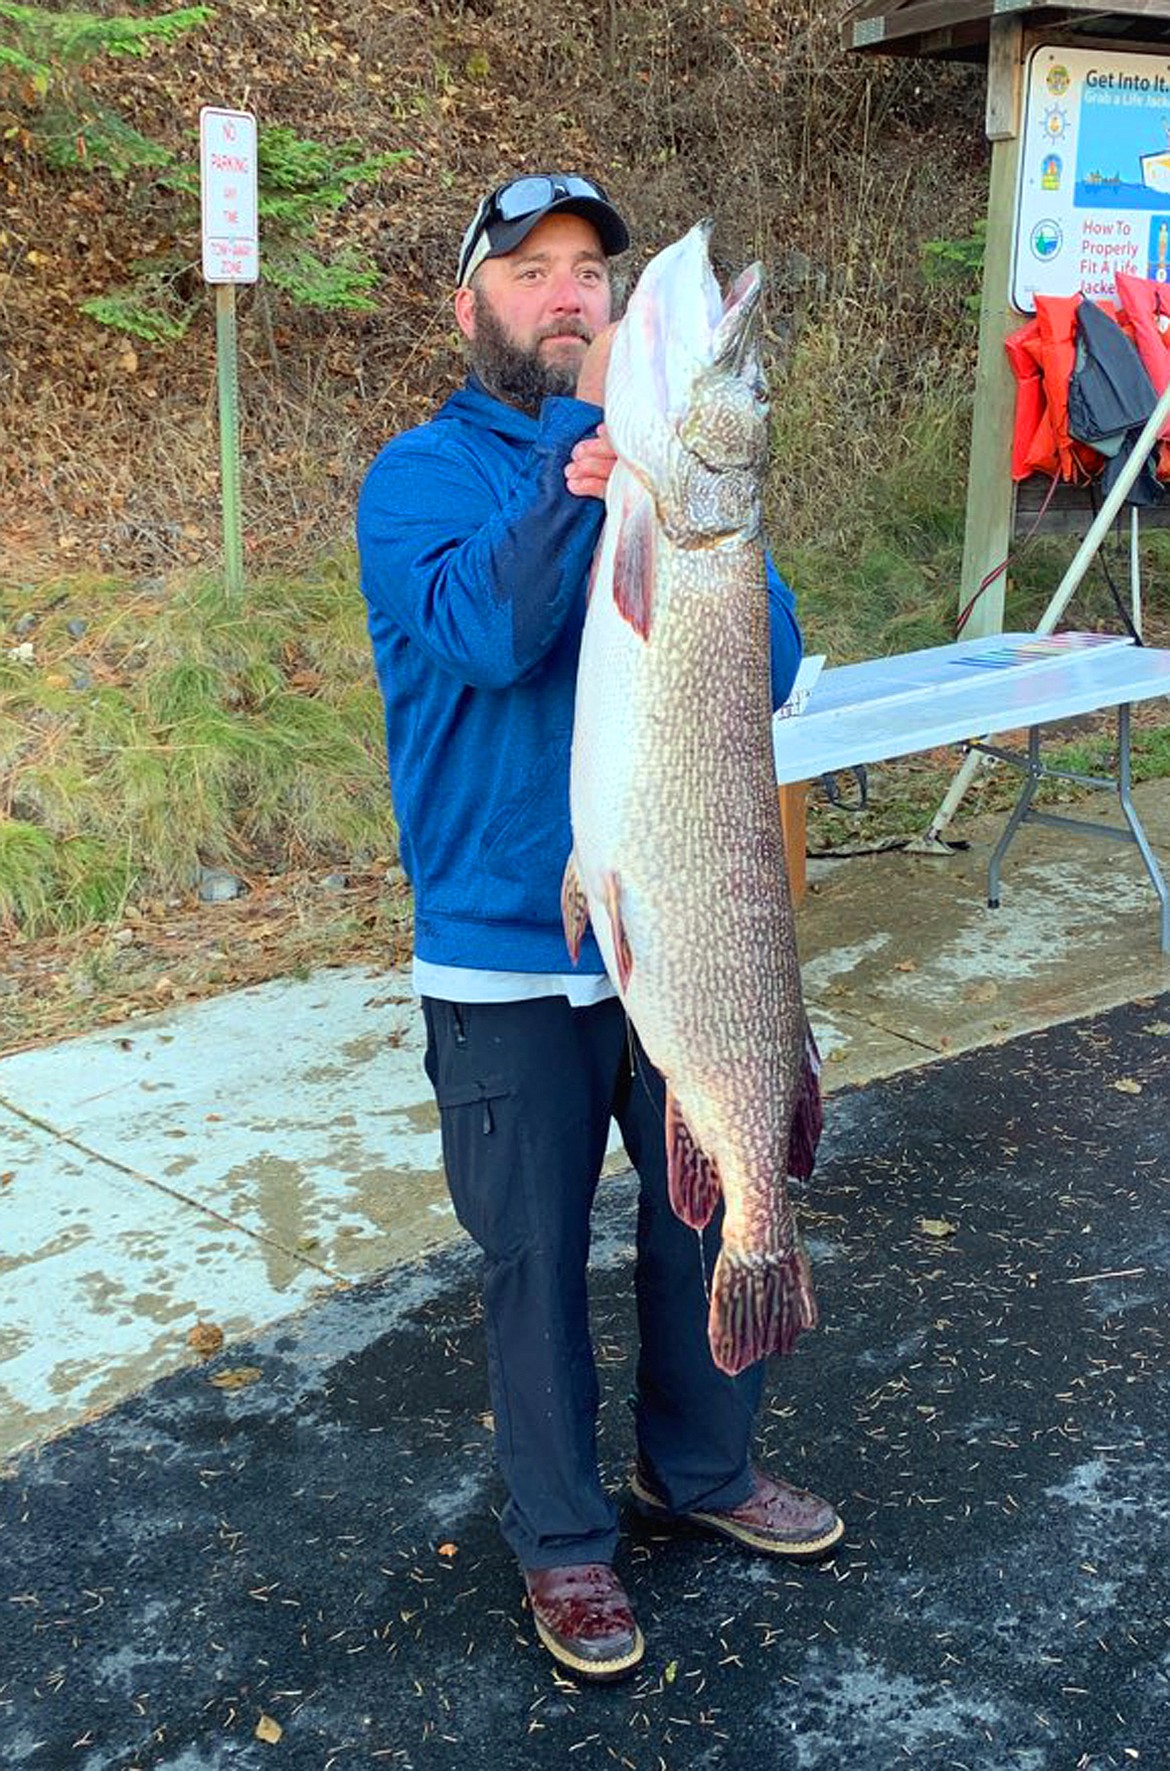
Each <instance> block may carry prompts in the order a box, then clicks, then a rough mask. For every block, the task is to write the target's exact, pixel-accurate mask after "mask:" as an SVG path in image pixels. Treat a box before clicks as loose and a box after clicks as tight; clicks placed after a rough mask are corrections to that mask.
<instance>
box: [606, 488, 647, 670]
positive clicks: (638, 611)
mask: <svg viewBox="0 0 1170 1771" xmlns="http://www.w3.org/2000/svg"><path fill="white" fill-rule="evenodd" d="M656 552H657V544H656V526H655V516H654V502H653V500H652V499H651V498H650V497H649V495H648V494H647V493H645V492H642V491H639V492H638V493H636V494H635V495H634V496H632V497H630V498H627V499H626V501H625V503H624V504H623V506H622V514H621V526H620V528H619V530H618V538H617V547H616V549H615V550H614V560H613V600H614V602H615V603H616V604H617V609H618V613H619V614H620V615H621V617H622V619H623V620H625V621H628V622H629V624H630V626H631V627H632V628H633V629H634V631H635V633H638V634H640V635H641V636H642V638H643V639H649V637H650V617H651V603H652V601H653V594H654V565H655V554H656Z"/></svg>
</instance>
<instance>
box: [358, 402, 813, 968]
mask: <svg viewBox="0 0 1170 1771" xmlns="http://www.w3.org/2000/svg"><path fill="white" fill-rule="evenodd" d="M601 418H602V413H601V410H600V408H598V407H597V406H592V405H589V404H586V403H584V402H582V401H580V400H576V399H572V398H559V397H554V398H549V399H546V400H545V401H544V404H543V405H542V407H541V411H540V416H539V418H531V417H529V416H528V415H527V414H526V413H524V412H520V411H518V410H517V409H516V408H515V407H512V406H508V405H506V404H504V402H503V401H501V400H497V399H495V398H494V397H493V396H492V395H491V394H489V393H488V392H487V391H486V390H485V389H484V388H483V387H482V386H481V384H480V383H479V382H478V381H477V380H475V378H474V377H473V378H472V379H471V380H470V381H469V382H468V383H467V385H466V386H465V387H463V388H462V389H460V391H459V392H458V393H456V394H454V395H453V396H452V397H451V398H450V399H449V400H448V401H447V402H446V403H445V405H443V406H442V407H441V409H440V410H439V411H438V412H437V413H436V414H435V416H434V417H433V418H432V419H431V420H430V421H429V422H428V423H427V424H424V425H420V426H419V427H418V428H417V429H415V430H410V431H405V432H404V433H403V434H402V435H401V436H398V437H395V438H394V439H393V440H392V441H391V442H389V443H387V445H386V447H385V448H384V449H383V450H382V452H381V453H380V455H379V456H378V457H377V459H376V460H375V462H374V464H373V466H372V467H371V469H370V471H369V474H368V475H367V477H366V481H365V484H364V486H363V487H362V492H361V497H360V499H359V501H358V518H357V538H358V551H359V554H360V557H361V572H362V589H363V592H364V594H365V597H366V601H367V604H368V612H369V628H370V638H371V641H372V644H373V650H374V665H375V668H376V670H377V674H378V681H379V684H380V686H381V690H382V697H383V700H384V702H385V707H386V746H387V752H388V756H389V762H390V785H391V791H392V794H393V798H394V809H395V814H396V817H397V820H398V830H399V846H400V854H401V860H402V865H403V868H404V869H405V872H406V875H407V877H408V879H409V880H410V883H411V886H412V888H413V892H414V912H415V918H414V931H415V932H414V939H415V952H416V954H417V955H418V957H419V958H420V959H425V960H430V961H432V962H434V963H436V964H439V965H456V966H474V967H479V968H482V969H484V970H488V971H518V972H554V973H555V972H564V971H566V970H568V969H569V959H568V950H567V948H566V946H565V936H564V930H563V928H562V924H561V908H560V892H561V877H562V875H563V873H564V869H565V862H566V860H567V859H568V856H569V850H570V848H571V846H572V836H571V832H570V825H569V749H570V744H571V741H572V733H573V700H574V694H575V690H576V679H577V652H578V648H579V645H580V640H581V628H582V625H583V622H584V618H585V591H586V585H587V583H588V577H589V567H590V564H591V561H592V558H593V551H594V548H595V546H596V544H597V540H598V537H599V535H600V533H601V525H602V521H603V519H604V515H605V506H604V504H603V503H602V501H601V500H600V499H597V498H580V497H576V496H574V495H573V494H572V493H570V492H568V491H567V490H566V487H565V480H564V470H565V465H566V463H567V461H568V459H569V456H570V454H571V453H572V451H573V449H574V447H575V445H576V444H577V443H578V442H580V440H581V439H582V438H583V437H585V436H588V435H589V434H590V433H591V432H592V431H593V430H595V429H596V427H597V425H598V424H599V423H600V422H601ZM768 581H769V592H770V596H771V614H772V683H773V697H774V700H775V701H776V703H777V704H779V702H780V701H782V700H783V699H784V697H785V696H786V695H787V694H788V692H789V690H790V688H791V686H792V680H793V678H794V676H795V674H796V668H797V665H798V663H799V661H800V633H799V630H798V628H797V625H796V620H795V617H794V614H793V605H792V595H791V592H790V591H789V590H788V587H787V586H786V585H785V584H784V583H783V582H782V580H781V579H780V578H779V577H778V576H777V575H776V573H775V571H774V569H773V568H772V566H771V563H770V562H769V568H768ZM576 969H577V970H578V971H582V972H600V971H602V970H603V969H604V968H603V966H602V961H601V954H600V951H599V949H598V947H597V945H596V943H595V941H594V940H593V938H592V936H591V935H590V936H588V937H587V939H586V941H585V943H584V944H583V946H582V950H581V957H580V960H579V963H578V966H577V968H576Z"/></svg>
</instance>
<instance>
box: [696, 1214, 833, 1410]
mask: <svg viewBox="0 0 1170 1771" xmlns="http://www.w3.org/2000/svg"><path fill="white" fill-rule="evenodd" d="M816 1320H817V1306H816V1299H815V1298H814V1297H813V1288H812V1269H811V1268H810V1266H809V1261H808V1256H807V1255H806V1254H805V1252H804V1249H803V1248H802V1247H801V1246H800V1244H799V1242H798V1243H797V1244H796V1245H795V1246H794V1247H793V1248H791V1249H790V1250H788V1251H787V1252H786V1253H785V1254H783V1255H779V1256H777V1255H760V1254H751V1255H748V1254H741V1253H739V1252H738V1251H737V1250H735V1249H729V1248H727V1247H726V1246H725V1247H724V1248H722V1249H721V1250H720V1254H719V1259H718V1260H717V1261H716V1263H715V1276H714V1278H713V1280H712V1282H711V1313H710V1317H709V1319H708V1324H707V1337H708V1340H709V1341H710V1345H711V1357H712V1358H713V1359H714V1361H715V1363H716V1365H717V1366H718V1367H719V1369H720V1371H725V1372H727V1373H728V1375H729V1376H731V1377H734V1376H735V1375H736V1374H737V1372H741V1371H743V1370H744V1369H745V1367H746V1366H749V1365H754V1364H755V1363H756V1361H757V1360H758V1359H763V1358H766V1357H767V1355H768V1354H769V1353H791V1351H792V1349H793V1347H794V1346H795V1344H796V1337H797V1335H799V1334H800V1333H801V1331H802V1330H803V1329H806V1328H815V1326H816Z"/></svg>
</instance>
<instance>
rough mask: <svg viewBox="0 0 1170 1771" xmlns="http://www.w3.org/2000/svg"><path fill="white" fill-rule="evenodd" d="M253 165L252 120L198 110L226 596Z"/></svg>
mask: <svg viewBox="0 0 1170 1771" xmlns="http://www.w3.org/2000/svg"><path fill="white" fill-rule="evenodd" d="M256 163H257V152H256V119H255V117H253V116H252V115H251V113H250V112H248V111H221V110H218V109H216V108H215V107H214V106H212V105H204V107H203V109H202V110H201V111H200V113H199V168H200V195H201V206H202V213H203V277H204V281H205V282H208V283H211V284H213V285H214V286H215V348H216V382H217V384H218V389H219V459H220V475H221V488H222V497H223V552H224V576H225V580H226V583H227V588H228V592H229V594H230V595H232V596H239V595H241V594H242V592H243V588H244V535H243V519H242V511H241V498H240V405H239V355H238V350H237V345H236V284H237V283H254V282H255V281H256V279H257V277H258V275H259V271H260V236H259V223H258V200H257V178H256Z"/></svg>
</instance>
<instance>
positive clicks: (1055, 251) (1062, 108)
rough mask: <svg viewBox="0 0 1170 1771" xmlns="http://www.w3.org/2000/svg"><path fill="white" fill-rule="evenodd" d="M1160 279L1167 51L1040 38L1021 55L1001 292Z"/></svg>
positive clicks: (1106, 294)
mask: <svg viewBox="0 0 1170 1771" xmlns="http://www.w3.org/2000/svg"><path fill="white" fill-rule="evenodd" d="M1118 271H1126V272H1128V273H1129V274H1130V275H1131V276H1135V277H1148V278H1151V279H1153V280H1154V281H1155V282H1160V283H1164V282H1170V56H1166V55H1158V54H1146V53H1137V54H1134V53H1129V52H1124V51H1119V50H1097V49H1070V48H1066V47H1064V46H1061V47H1056V46H1054V45H1050V44H1042V45H1040V46H1039V47H1038V48H1037V49H1034V50H1033V51H1032V53H1031V55H1030V56H1029V58H1028V65H1027V75H1026V81H1025V93H1024V119H1023V133H1022V138H1021V142H1020V174H1019V188H1018V194H1017V204H1016V229H1015V240H1014V250H1013V253H1012V286H1011V299H1012V302H1013V304H1014V305H1015V306H1016V307H1017V308H1018V309H1019V310H1020V311H1021V312H1022V313H1033V312H1034V311H1035V306H1036V301H1035V298H1036V296H1037V295H1038V294H1040V295H1075V294H1077V293H1078V292H1079V293H1080V294H1082V295H1087V296H1090V297H1092V298H1093V299H1094V300H1101V299H1110V298H1112V297H1113V295H1114V278H1115V276H1116V274H1117V272H1118Z"/></svg>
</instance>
